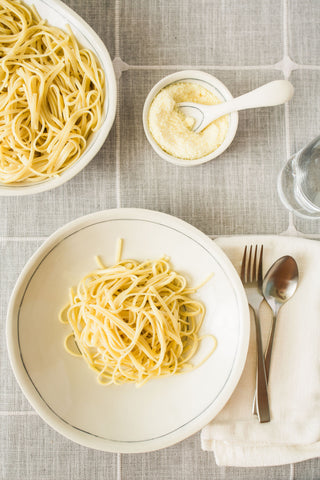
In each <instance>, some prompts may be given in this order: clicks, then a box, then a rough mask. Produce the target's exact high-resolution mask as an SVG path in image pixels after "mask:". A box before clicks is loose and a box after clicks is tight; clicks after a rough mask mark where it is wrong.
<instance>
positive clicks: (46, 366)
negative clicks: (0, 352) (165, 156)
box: [7, 209, 249, 453]
mask: <svg viewBox="0 0 320 480" xmlns="http://www.w3.org/2000/svg"><path fill="white" fill-rule="evenodd" d="M120 237H122V238H123V239H124V241H125V243H124V251H123V258H128V257H131V258H132V257H134V258H136V259H138V260H143V259H146V258H158V257H160V256H161V255H163V254H168V255H169V256H170V257H171V261H172V264H173V267H174V268H175V269H176V270H177V271H179V272H181V273H183V274H185V275H186V276H187V278H188V279H189V281H190V284H193V285H195V284H197V283H198V282H200V281H201V280H203V279H204V278H206V277H207V275H208V274H209V273H211V272H214V276H213V278H212V279H211V280H210V281H209V282H208V283H207V284H206V285H205V286H204V287H202V288H201V289H200V290H199V292H198V294H197V297H198V298H199V299H200V300H202V301H203V302H204V303H205V305H206V309H207V314H206V318H205V321H204V324H203V327H202V332H203V333H213V334H214V335H215V336H216V338H217V340H218V346H217V349H216V351H215V352H214V354H213V355H212V356H211V357H210V358H209V359H208V360H207V361H206V362H205V363H204V364H203V365H202V366H201V367H200V368H198V369H196V370H194V371H192V372H190V373H186V374H183V375H178V376H173V377H167V378H161V379H154V380H152V381H150V382H149V383H147V384H146V385H144V386H143V387H141V388H136V387H135V386H134V385H132V384H131V385H122V386H108V387H103V386H101V385H100V384H98V382H97V380H96V378H95V375H94V373H93V372H92V371H91V370H90V369H89V368H88V367H87V365H86V364H85V362H84V361H83V360H82V359H81V358H75V357H72V356H70V355H69V354H68V353H67V352H66V351H65V350H64V346H63V341H64V338H65V336H66V333H67V332H69V327H68V326H66V325H62V324H61V323H60V322H59V321H58V313H59V311H60V309H61V308H62V307H63V306H64V305H65V304H66V303H67V301H68V289H69V287H70V286H72V285H75V284H77V283H78V281H79V280H80V279H81V278H82V277H83V275H84V274H85V273H88V272H89V271H90V270H91V269H93V268H96V266H95V262H94V256H95V255H101V257H102V258H103V259H104V261H105V262H106V263H107V264H111V263H114V258H115V252H116V245H117V240H118V239H119V238H120ZM248 339H249V313H248V304H247V301H246V297H245V293H244V290H243V288H242V284H241V282H240V280H239V277H238V274H237V273H236V271H235V269H234V267H233V266H232V264H231V262H230V261H229V259H228V258H227V257H226V255H225V254H224V253H223V252H222V250H221V249H220V248H219V247H218V246H217V245H216V244H215V243H214V242H213V241H212V240H210V239H209V238H208V237H207V236H206V235H204V234H203V233H201V232H200V231H199V230H197V229H196V228H194V227H192V226H190V225H189V224H187V223H185V222H184V221H182V220H179V219H177V218H174V217H171V216H169V215H166V214H163V213H159V212H153V211H150V210H139V209H115V210H106V211H103V212H98V213H95V214H92V215H88V216H86V217H82V218H79V219H77V220H75V221H73V222H71V223H69V224H67V225H66V226H64V227H62V228H61V229H60V230H58V231H57V232H56V233H54V234H53V235H52V236H51V237H50V238H49V239H48V240H47V241H46V242H45V243H44V244H43V245H42V246H41V247H40V248H39V250H38V251H37V252H36V253H35V254H34V255H33V256H32V258H31V259H30V260H29V261H28V263H27V264H26V266H25V268H24V269H23V271H22V273H21V275H20V277H19V279H18V281H17V283H16V286H15V288H14V290H13V293H12V296H11V300H10V304H9V309H8V318H7V344H8V351H9V356H10V360H11V364H12V367H13V370H14V373H15V375H16V378H17V380H18V382H19V384H20V386H21V388H22V390H23V392H24V394H25V396H26V397H27V399H28V400H29V402H30V403H31V405H32V406H33V407H34V409H35V410H36V411H37V412H38V413H39V415H40V416H41V417H42V418H43V419H44V420H45V421H46V422H47V423H48V424H49V425H51V427H53V428H54V429H56V430H57V431H58V432H60V433H61V434H63V435H65V436H66V437H68V438H70V439H71V440H73V441H75V442H77V443H79V444H82V445H85V446H87V447H92V448H95V449H99V450H105V451H111V452H128V453H129V452H146V451H150V450H156V449H159V448H163V447H167V446H169V445H172V444H174V443H176V442H178V441H181V440H183V439H184V438H186V437H188V436H189V435H191V434H193V433H195V432H196V431H198V430H200V429H201V428H202V427H203V426H204V425H206V424H207V423H208V422H209V421H210V420H212V418H214V417H215V415H217V413H218V412H219V411H220V410H221V409H222V407H223V406H224V405H225V403H226V402H227V400H228V399H229V397H230V395H231V394H232V392H233V390H234V389H235V387H236V385H237V383H238V380H239V378H240V375H241V372H242V370H243V367H244V363H245V359H246V355H247V349H248ZM207 341H208V342H209V340H207ZM207 341H204V342H203V343H202V344H201V347H200V350H199V353H198V354H197V355H198V359H200V358H203V355H204V354H205V353H206V352H207V349H209V347H210V344H209V343H206V342H207Z"/></svg>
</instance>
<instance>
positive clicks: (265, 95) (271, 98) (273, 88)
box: [178, 80, 294, 133]
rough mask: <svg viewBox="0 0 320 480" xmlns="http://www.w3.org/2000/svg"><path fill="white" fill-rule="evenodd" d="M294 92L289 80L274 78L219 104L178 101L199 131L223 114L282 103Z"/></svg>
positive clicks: (194, 128) (195, 128)
mask: <svg viewBox="0 0 320 480" xmlns="http://www.w3.org/2000/svg"><path fill="white" fill-rule="evenodd" d="M293 92H294V88H293V85H292V84H291V83H290V82H288V81H287V80H274V81H273V82H269V83H266V84H265V85H262V87H259V88H256V89H255V90H252V91H251V92H248V93H245V94H244V95H241V96H240V97H237V98H233V99H232V100H229V101H228V102H225V103H219V104H218V105H202V104H200V103H193V102H181V103H178V107H179V108H180V109H181V110H182V111H183V113H184V114H185V115H186V116H187V117H193V118H194V119H195V123H194V126H193V131H194V132H197V133H199V132H201V131H202V130H203V129H204V128H206V127H207V126H208V125H209V124H210V123H211V122H213V121H214V120H216V119H217V118H219V117H222V115H226V114H227V113H231V112H235V111H238V110H245V109H247V108H258V107H272V106H274V105H280V104H281V103H285V102H287V101H288V100H290V98H291V97H292V95H293Z"/></svg>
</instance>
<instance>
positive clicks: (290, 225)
mask: <svg viewBox="0 0 320 480" xmlns="http://www.w3.org/2000/svg"><path fill="white" fill-rule="evenodd" d="M288 35H289V32H288V3H287V0H283V56H284V58H289V37H288ZM283 73H284V77H285V78H286V79H287V80H288V79H289V77H290V75H291V69H290V70H289V71H288V72H285V71H284V72H283ZM286 73H287V75H286ZM289 113H290V112H289V102H286V103H285V104H284V127H285V139H286V156H287V158H286V160H285V161H287V159H289V158H290V124H289ZM287 231H288V232H289V233H290V234H291V235H294V234H295V235H296V234H297V229H296V227H295V225H294V222H293V214H292V212H288V229H287Z"/></svg>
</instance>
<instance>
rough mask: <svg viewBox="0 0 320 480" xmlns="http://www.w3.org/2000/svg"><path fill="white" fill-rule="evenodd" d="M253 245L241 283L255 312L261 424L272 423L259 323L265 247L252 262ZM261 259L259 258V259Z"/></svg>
mask: <svg viewBox="0 0 320 480" xmlns="http://www.w3.org/2000/svg"><path fill="white" fill-rule="evenodd" d="M252 252H253V248H252V245H251V246H250V249H249V252H248V248H247V246H246V247H245V249H244V252H243V257H242V264H241V274H240V276H241V281H242V283H243V286H244V287H245V290H246V294H247V298H248V303H249V307H250V309H251V310H252V312H253V315H254V321H255V327H256V342H257V382H256V406H257V414H258V419H259V422H260V423H264V422H269V421H270V412H269V400H268V389H267V378H266V369H265V364H264V354H263V347H262V339H261V329H260V321H259V315H258V314H259V306H260V304H261V301H262V294H261V286H262V280H263V278H262V260H263V245H262V246H261V248H260V254H258V246H257V245H256V246H255V249H254V254H253V260H252ZM258 257H259V258H258Z"/></svg>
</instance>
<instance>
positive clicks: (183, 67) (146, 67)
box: [116, 29, 320, 70]
mask: <svg viewBox="0 0 320 480" xmlns="http://www.w3.org/2000/svg"><path fill="white" fill-rule="evenodd" d="M286 31H287V29H285V31H284V33H285V32H286ZM287 48H288V42H287V41H286V42H284V52H287ZM285 56H287V53H285ZM116 57H118V58H121V57H119V55H116ZM121 61H122V62H123V63H124V64H125V65H126V67H127V70H194V69H197V70H206V69H207V70H279V67H278V63H279V62H276V63H270V64H267V65H194V64H192V65H132V64H129V63H126V62H124V61H123V60H122V59H121ZM294 69H295V70H299V69H301V70H320V65H303V64H298V63H295V62H294Z"/></svg>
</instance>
